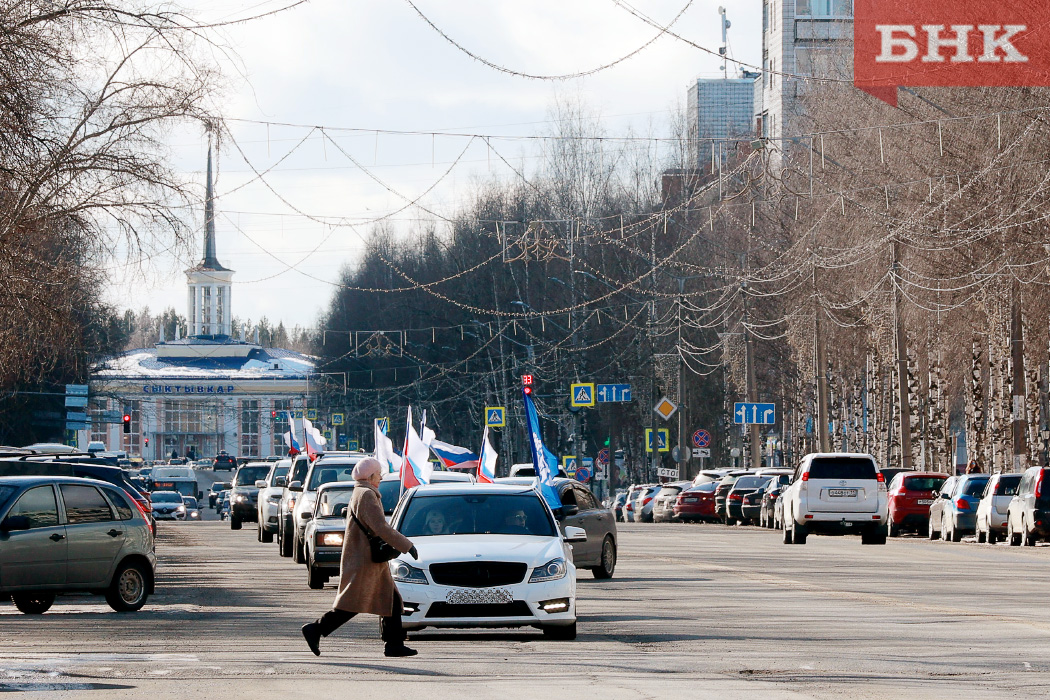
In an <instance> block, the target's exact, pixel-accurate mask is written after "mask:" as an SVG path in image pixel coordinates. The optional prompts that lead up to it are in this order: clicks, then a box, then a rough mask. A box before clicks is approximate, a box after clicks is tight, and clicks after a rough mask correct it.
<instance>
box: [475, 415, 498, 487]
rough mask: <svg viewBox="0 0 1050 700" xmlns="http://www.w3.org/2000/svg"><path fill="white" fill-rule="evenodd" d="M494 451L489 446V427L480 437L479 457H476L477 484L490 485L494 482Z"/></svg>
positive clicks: (486, 427) (495, 455)
mask: <svg viewBox="0 0 1050 700" xmlns="http://www.w3.org/2000/svg"><path fill="white" fill-rule="evenodd" d="M497 456H498V455H497V454H496V450H494V449H492V445H490V444H489V427H488V426H487V425H486V426H485V432H484V433H482V436H481V456H480V457H478V483H479V484H491V483H493V482H495V480H496V457H497Z"/></svg>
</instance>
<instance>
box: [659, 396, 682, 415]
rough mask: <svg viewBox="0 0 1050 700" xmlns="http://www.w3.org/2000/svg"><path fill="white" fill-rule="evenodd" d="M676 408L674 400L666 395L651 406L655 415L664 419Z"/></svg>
mask: <svg viewBox="0 0 1050 700" xmlns="http://www.w3.org/2000/svg"><path fill="white" fill-rule="evenodd" d="M677 410H678V405H677V404H675V402H674V401H672V400H671V399H669V398H667V397H666V396H665V397H663V398H662V399H660V401H659V402H658V403H657V404H656V405H655V406H653V411H654V412H655V413H656V415H658V416H660V417H661V418H663V419H664V420H667V419H668V418H670V417H671V416H673V415H674V412H675V411H677Z"/></svg>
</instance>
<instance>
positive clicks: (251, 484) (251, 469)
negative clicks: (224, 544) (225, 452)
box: [230, 462, 270, 530]
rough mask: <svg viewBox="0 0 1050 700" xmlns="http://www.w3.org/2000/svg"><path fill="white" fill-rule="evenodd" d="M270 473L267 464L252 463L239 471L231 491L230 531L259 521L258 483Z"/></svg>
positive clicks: (234, 478)
mask: <svg viewBox="0 0 1050 700" xmlns="http://www.w3.org/2000/svg"><path fill="white" fill-rule="evenodd" d="M269 473H270V465H269V464H268V463H266V462H250V463H248V464H245V465H244V466H243V467H241V468H240V469H238V470H237V475H236V476H235V477H233V488H232V489H231V490H230V529H231V530H240V529H241V523H243V522H245V521H248V522H255V521H257V520H258V519H259V487H258V486H256V485H255V482H256V481H259V480H260V479H265V478H266V475H267V474H269Z"/></svg>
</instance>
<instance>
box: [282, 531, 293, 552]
mask: <svg viewBox="0 0 1050 700" xmlns="http://www.w3.org/2000/svg"><path fill="white" fill-rule="evenodd" d="M280 540H281V543H280V547H279V549H280V554H281V556H282V557H290V556H292V538H290V537H289V536H288V533H287V532H285V531H284V530H283V529H282V530H281V532H280Z"/></svg>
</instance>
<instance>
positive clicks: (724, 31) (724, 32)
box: [718, 6, 733, 79]
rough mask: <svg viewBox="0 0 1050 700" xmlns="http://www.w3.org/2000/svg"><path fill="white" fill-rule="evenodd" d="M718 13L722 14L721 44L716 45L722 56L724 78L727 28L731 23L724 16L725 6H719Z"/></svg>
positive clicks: (724, 75) (726, 68)
mask: <svg viewBox="0 0 1050 700" xmlns="http://www.w3.org/2000/svg"><path fill="white" fill-rule="evenodd" d="M718 14H719V15H721V16H722V45H721V46H720V47H718V55H719V56H721V57H722V65H721V66H720V68H721V70H722V78H723V79H726V78H728V77H729V65H728V64H729V61H727V60H726V54H727V53H728V52H729V28H730V27H732V26H733V23H732V22H730V21H729V20H728V19H727V18H726V8H725V7H722V6H719V8H718Z"/></svg>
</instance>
